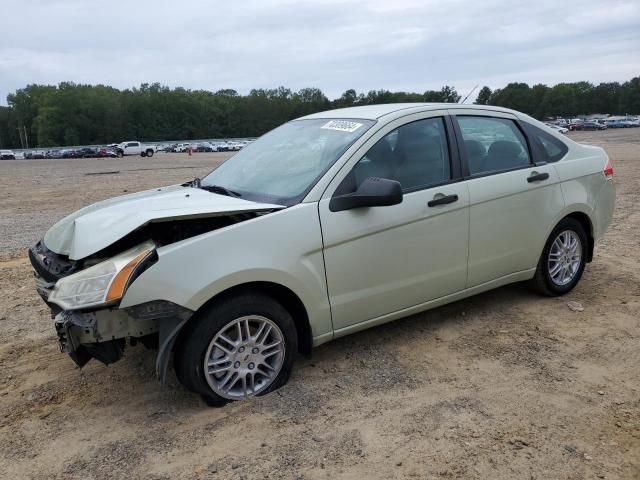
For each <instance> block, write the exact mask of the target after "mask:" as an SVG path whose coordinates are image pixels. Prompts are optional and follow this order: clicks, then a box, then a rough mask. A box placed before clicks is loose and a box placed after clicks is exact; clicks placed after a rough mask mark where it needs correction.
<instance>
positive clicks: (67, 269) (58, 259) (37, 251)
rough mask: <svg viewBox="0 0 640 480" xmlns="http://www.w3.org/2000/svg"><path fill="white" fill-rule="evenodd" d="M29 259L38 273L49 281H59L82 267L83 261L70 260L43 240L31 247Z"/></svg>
mask: <svg viewBox="0 0 640 480" xmlns="http://www.w3.org/2000/svg"><path fill="white" fill-rule="evenodd" d="M29 260H30V261H31V265H32V266H33V268H34V270H35V271H36V273H37V274H38V275H39V276H40V277H42V278H43V279H44V280H45V281H47V282H53V283H55V282H57V281H58V280H60V279H61V278H62V277H66V276H67V275H71V274H72V273H74V272H75V271H77V270H79V269H80V268H81V266H82V265H81V262H77V261H75V260H69V258H68V257H65V256H63V255H58V254H57V253H55V252H52V251H51V250H49V249H48V248H47V247H46V246H45V245H44V243H43V242H42V240H40V241H39V242H38V243H36V244H35V245H34V246H33V247H31V248H30V249H29Z"/></svg>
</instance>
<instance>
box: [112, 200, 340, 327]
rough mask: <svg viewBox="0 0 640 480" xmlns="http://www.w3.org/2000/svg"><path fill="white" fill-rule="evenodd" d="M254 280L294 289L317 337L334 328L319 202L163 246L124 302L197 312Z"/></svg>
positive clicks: (123, 305) (126, 303)
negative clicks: (173, 305) (166, 305)
mask: <svg viewBox="0 0 640 480" xmlns="http://www.w3.org/2000/svg"><path fill="white" fill-rule="evenodd" d="M250 282H271V283H276V284H279V285H282V286H284V287H286V288H288V289H289V290H291V291H292V292H294V293H295V294H296V295H297V296H298V298H299V299H300V300H301V301H302V303H303V304H304V306H305V308H306V310H307V314H308V317H309V324H310V326H311V330H312V334H313V336H314V337H319V336H322V335H327V334H330V333H331V332H332V331H333V328H332V324H331V313H330V308H329V300H328V297H327V290H326V280H325V271H324V261H323V257H322V237H321V234H320V223H319V219H318V210H317V205H316V204H315V203H306V204H299V205H296V206H294V207H291V208H287V209H284V210H281V211H278V212H274V213H270V214H266V215H263V216H261V217H257V218H254V219H252V220H247V221H245V222H242V223H237V224H235V225H232V226H229V227H225V228H222V229H219V230H215V231H212V232H208V233H205V234H202V235H199V236H197V237H193V238H189V239H187V240H183V241H181V242H177V243H174V244H172V245H167V246H164V247H161V248H159V249H158V261H157V262H156V263H155V264H154V265H153V266H151V267H150V268H149V269H147V270H146V271H144V272H143V273H142V274H141V275H140V276H139V277H138V278H137V279H136V280H135V281H134V282H133V284H132V285H131V286H130V287H129V289H128V290H127V292H126V294H125V296H124V298H123V299H122V302H121V307H128V306H133V305H137V304H140V303H145V302H149V301H153V300H166V301H170V302H173V303H176V304H178V305H181V306H183V307H185V308H188V309H190V310H194V311H197V310H198V309H199V308H200V307H202V306H203V305H204V304H205V303H206V302H207V301H208V300H209V299H211V298H212V297H214V296H216V295H217V294H219V293H221V292H223V291H225V290H227V289H229V288H232V287H235V286H238V285H242V284H246V283H250Z"/></svg>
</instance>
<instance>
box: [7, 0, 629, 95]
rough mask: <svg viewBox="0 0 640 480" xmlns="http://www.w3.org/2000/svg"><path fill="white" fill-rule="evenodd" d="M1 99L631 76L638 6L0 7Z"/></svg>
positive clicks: (596, 1)
mask: <svg viewBox="0 0 640 480" xmlns="http://www.w3.org/2000/svg"><path fill="white" fill-rule="evenodd" d="M0 17H1V18H2V22H1V23H2V27H1V30H2V33H1V34H0V104H2V105H6V96H7V94H8V93H11V92H13V91H15V90H16V89H18V88H21V87H24V86H26V85H27V84H30V83H41V84H57V83H59V82H61V81H72V82H76V83H90V84H105V85H111V86H114V87H117V88H131V87H134V86H139V85H140V84H141V83H153V82H159V83H161V84H163V85H168V86H170V87H178V86H181V87H185V88H190V89H205V90H212V91H215V90H218V89H221V88H233V89H236V90H237V91H238V92H240V93H241V94H246V93H248V92H249V91H250V90H251V89H252V88H275V87H278V86H280V85H283V86H285V87H289V88H291V89H293V90H299V89H300V88H304V87H317V88H320V89H321V90H322V91H323V92H324V93H325V94H326V95H327V96H328V97H329V98H331V99H333V98H336V97H339V96H340V95H341V93H342V92H344V91H345V90H347V89H350V88H353V89H355V90H357V91H358V92H365V93H366V92H367V91H368V90H373V89H376V90H377V89H387V90H393V91H412V92H424V91H425V90H432V89H436V90H437V89H440V87H442V86H443V85H445V84H446V85H453V86H454V87H455V88H456V89H457V90H458V92H459V93H460V94H461V95H463V96H464V95H466V94H467V93H468V92H469V91H470V90H471V89H472V88H473V87H474V86H475V85H477V84H479V85H480V86H482V85H488V86H490V87H491V88H499V87H502V86H504V85H506V84H507V83H509V82H514V81H519V82H527V83H529V84H534V83H546V84H548V85H553V84H555V83H559V82H568V81H579V80H587V81H591V82H594V83H599V82H602V81H626V80H629V79H630V78H632V77H634V76H638V75H640V0H607V1H602V0H580V1H573V0H560V1H559V0H551V1H548V0H534V1H527V2H522V1H514V0H510V1H508V0H482V1H478V0H446V1H443V0H441V1H431V0H383V1H378V0H369V1H361V0H340V1H336V0H322V1H304V0H262V1H255V0H243V1H233V2H231V1H217V2H216V1H213V0H211V1H206V0H182V1H180V2H175V1H163V0H153V1H148V0H133V1H132V0H128V1H124V0H0Z"/></svg>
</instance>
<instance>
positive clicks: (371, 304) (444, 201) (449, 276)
mask: <svg viewBox="0 0 640 480" xmlns="http://www.w3.org/2000/svg"><path fill="white" fill-rule="evenodd" d="M453 139H454V136H453V127H452V124H451V122H450V120H449V119H448V118H447V117H446V115H445V112H442V111H439V112H430V115H425V114H424V113H423V114H421V115H411V116H408V117H405V118H403V119H399V120H396V121H394V122H392V123H390V124H389V125H387V126H386V127H385V128H383V129H381V130H380V131H378V132H377V133H376V134H375V135H373V136H372V138H371V139H369V140H368V141H367V142H366V143H365V144H364V145H363V146H362V148H360V149H359V150H358V152H356V154H355V155H354V156H352V157H351V160H350V161H349V162H347V164H346V165H345V167H344V168H343V169H342V170H341V171H340V173H339V174H338V175H337V177H336V178H335V179H334V180H333V182H332V183H331V184H330V185H329V187H328V188H327V190H326V191H325V194H324V196H323V198H322V199H321V201H320V202H319V204H318V208H319V215H320V221H321V226H322V236H323V242H324V260H325V268H326V277H327V288H328V294H329V300H330V304H331V312H332V319H333V325H334V329H335V330H336V331H339V330H340V329H345V328H348V327H350V326H352V325H355V324H358V323H360V322H365V321H367V320H372V319H375V318H379V317H382V316H384V315H387V314H391V313H394V312H398V311H400V310H403V309H406V308H409V307H413V306H416V305H419V304H421V303H425V302H427V301H429V300H432V299H435V298H438V297H442V296H445V295H448V294H450V293H453V292H456V291H459V290H462V289H464V286H465V282H466V275H467V250H468V225H469V211H468V202H469V194H468V190H467V187H466V185H465V184H464V182H460V181H459V180H460V168H459V160H458V154H457V146H456V145H455V142H454V141H453ZM369 177H381V178H388V179H392V180H397V181H399V182H400V183H401V185H402V188H403V200H402V203H400V204H398V205H393V206H386V207H369V208H355V209H352V210H346V211H340V212H332V211H331V210H330V208H329V203H330V200H331V197H332V196H333V195H336V194H337V193H346V192H349V191H355V189H356V188H357V185H359V184H360V183H362V181H363V180H364V179H365V178H369ZM338 333H339V332H338Z"/></svg>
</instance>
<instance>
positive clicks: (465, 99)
mask: <svg viewBox="0 0 640 480" xmlns="http://www.w3.org/2000/svg"><path fill="white" fill-rule="evenodd" d="M479 86H480V85H476V86H475V87H473V88H472V89H471V91H470V92H469V93H467V96H466V97H464V99H463V100H462V101H461V102H460V104H463V103H464V102H466V101H467V98H469V97H470V96H471V94H472V93H473V92H475V91H476V88H478V87H479Z"/></svg>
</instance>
